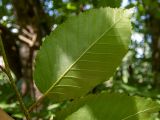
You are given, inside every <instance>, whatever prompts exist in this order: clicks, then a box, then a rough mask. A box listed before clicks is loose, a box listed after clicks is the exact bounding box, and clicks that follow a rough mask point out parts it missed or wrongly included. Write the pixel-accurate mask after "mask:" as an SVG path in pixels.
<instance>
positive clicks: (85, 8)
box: [83, 4, 92, 10]
mask: <svg viewBox="0 0 160 120" xmlns="http://www.w3.org/2000/svg"><path fill="white" fill-rule="evenodd" d="M91 8H92V6H91V5H89V4H87V5H85V6H84V7H83V9H84V10H89V9H91Z"/></svg>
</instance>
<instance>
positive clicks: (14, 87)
mask: <svg viewBox="0 0 160 120" xmlns="http://www.w3.org/2000/svg"><path fill="white" fill-rule="evenodd" d="M0 49H1V54H2V56H3V60H4V63H5V71H6V74H7V76H8V78H9V80H10V83H11V85H12V87H13V89H14V91H15V93H16V96H17V99H18V101H19V103H20V107H21V109H22V110H23V112H24V114H25V116H26V119H27V120H31V118H30V114H29V112H28V110H27V108H26V106H25V104H24V102H23V100H22V97H21V95H20V93H19V91H18V88H17V87H16V84H15V82H14V79H13V77H12V75H11V72H10V68H9V64H8V61H7V57H6V53H5V50H4V46H3V42H2V38H1V36H0Z"/></svg>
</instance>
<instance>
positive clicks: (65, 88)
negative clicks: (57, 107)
mask: <svg viewBox="0 0 160 120" xmlns="http://www.w3.org/2000/svg"><path fill="white" fill-rule="evenodd" d="M129 18H130V14H129V10H123V9H112V8H101V9H94V10H90V11H88V12H86V13H83V14H80V15H79V16H76V17H72V18H70V19H68V20H67V21H66V22H65V23H64V24H62V25H60V26H59V27H58V28H57V29H56V30H55V31H53V32H52V33H51V34H50V35H49V36H48V37H46V38H45V41H44V42H43V44H42V47H41V49H40V51H39V53H38V55H37V58H36V67H35V72H34V79H35V83H36V85H37V87H38V88H39V90H40V91H41V92H42V93H44V94H45V95H46V96H49V97H51V98H52V99H53V100H54V101H55V102H59V101H63V100H68V99H74V98H77V97H80V96H83V95H85V94H86V93H87V92H89V91H90V90H91V89H92V88H93V87H95V86H96V85H97V84H99V83H101V82H103V81H106V80H108V79H109V77H111V76H112V75H113V73H114V71H115V70H116V68H117V67H118V65H119V64H120V63H121V59H122V58H123V56H124V55H125V53H126V52H127V49H128V43H129V39H130V34H131V24H130V19H129Z"/></svg>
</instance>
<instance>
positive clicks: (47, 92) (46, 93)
mask: <svg viewBox="0 0 160 120" xmlns="http://www.w3.org/2000/svg"><path fill="white" fill-rule="evenodd" d="M114 11H115V10H114ZM114 14H115V12H114ZM122 15H123V13H122V14H121V16H120V18H119V19H118V20H117V21H116V22H115V23H113V24H112V25H111V26H110V27H109V28H108V29H106V30H105V31H104V33H102V35H101V36H100V37H99V38H98V39H97V40H95V41H94V42H93V43H92V44H91V45H90V46H89V47H88V48H87V49H86V50H85V51H84V52H83V53H82V54H81V55H80V56H79V57H78V58H77V60H75V62H74V63H73V64H71V65H70V66H69V67H68V69H67V70H66V71H65V72H64V73H63V74H62V75H61V76H60V78H59V79H58V80H57V81H56V82H55V83H54V84H53V85H52V86H51V87H50V88H49V89H48V90H47V91H46V92H45V93H44V96H47V95H48V94H49V92H50V91H51V90H52V89H53V88H54V87H55V86H56V85H57V84H58V83H59V82H60V81H61V80H62V79H63V77H64V76H65V75H66V74H67V72H68V71H69V70H70V69H71V68H72V67H73V66H74V65H75V64H76V63H77V62H78V61H79V60H80V59H81V58H82V57H83V55H84V54H85V53H86V52H87V51H88V50H89V49H90V48H92V47H93V46H94V45H95V44H96V43H97V42H98V41H99V40H100V39H101V38H102V37H103V36H104V35H105V34H107V33H108V32H109V31H110V30H111V29H112V28H113V27H114V26H115V25H116V24H117V23H118V22H119V21H120V20H121V19H122ZM114 17H115V15H114ZM114 19H115V18H114Z"/></svg>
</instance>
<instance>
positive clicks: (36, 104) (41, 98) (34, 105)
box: [28, 95, 46, 112]
mask: <svg viewBox="0 0 160 120" xmlns="http://www.w3.org/2000/svg"><path fill="white" fill-rule="evenodd" d="M45 97H46V96H45V95H42V96H41V97H40V98H39V99H38V100H37V101H36V102H35V103H33V105H31V106H30V107H29V109H28V112H31V111H33V109H34V108H36V107H37V106H38V105H39V104H40V103H41V102H42V101H43V99H44V98H45Z"/></svg>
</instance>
